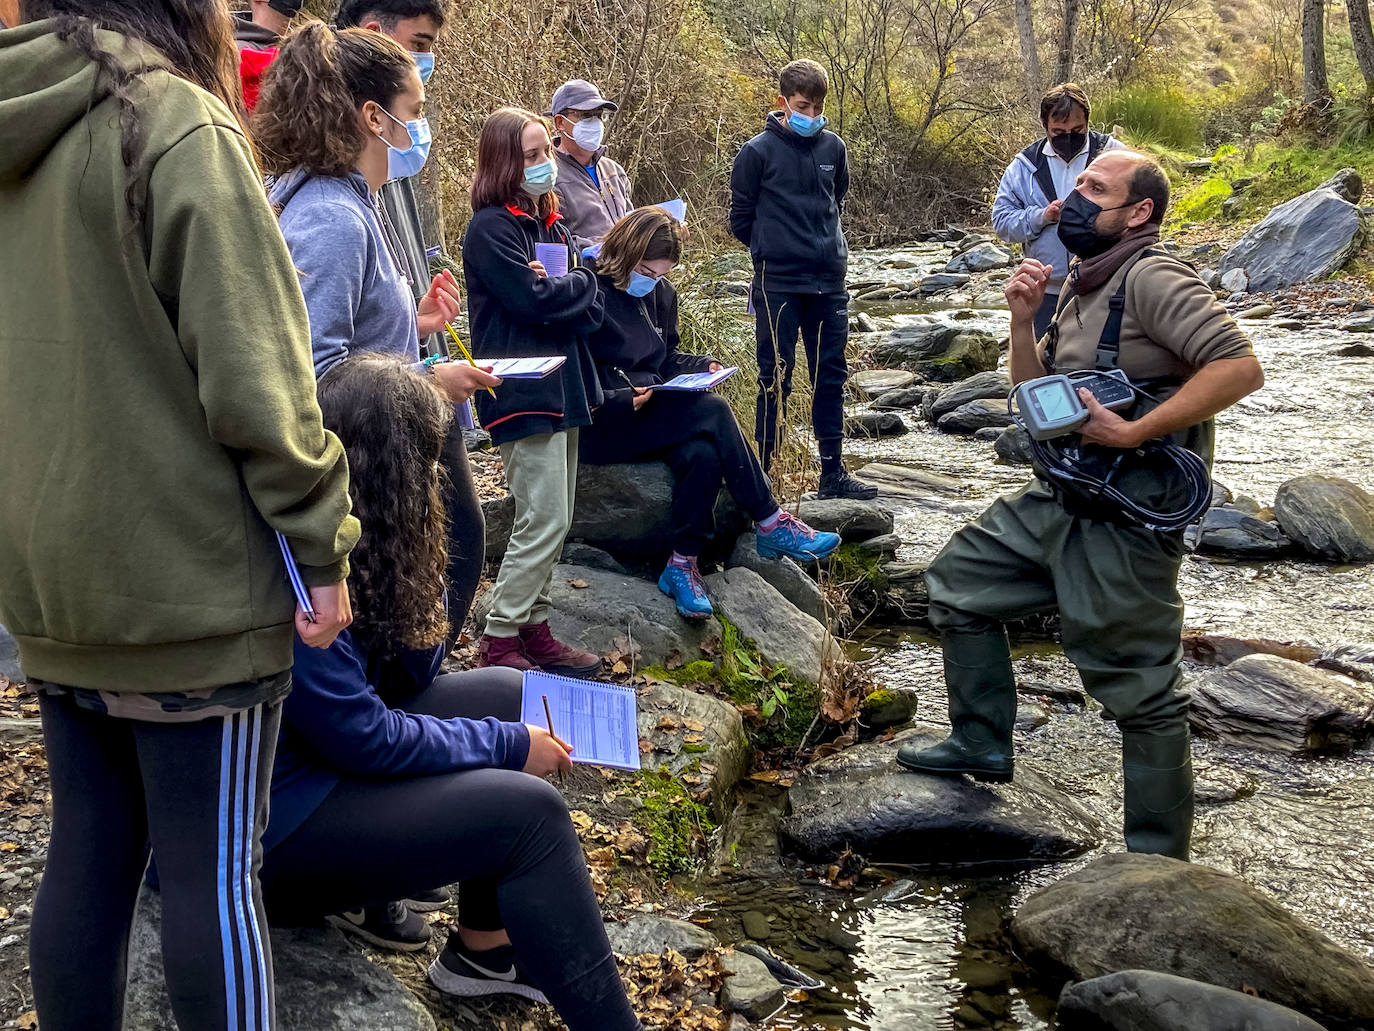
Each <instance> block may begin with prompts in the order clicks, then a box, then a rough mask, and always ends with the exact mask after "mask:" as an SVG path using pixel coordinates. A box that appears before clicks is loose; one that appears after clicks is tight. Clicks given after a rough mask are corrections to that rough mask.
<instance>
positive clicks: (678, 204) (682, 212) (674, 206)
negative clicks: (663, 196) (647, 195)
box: [654, 197, 687, 222]
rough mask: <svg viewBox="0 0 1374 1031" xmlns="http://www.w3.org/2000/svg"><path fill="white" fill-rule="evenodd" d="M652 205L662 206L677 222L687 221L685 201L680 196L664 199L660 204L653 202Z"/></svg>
mask: <svg viewBox="0 0 1374 1031" xmlns="http://www.w3.org/2000/svg"><path fill="white" fill-rule="evenodd" d="M654 207H656V208H662V209H663V210H664V211H666V212H668V214H670V215H672V216H673V218H675V219H677V220H678V221H679V222H686V221H687V202H686V201H685V200H683V199H682V198H681V197H674V198H673V199H672V200H665V201H664V202H663V203H662V204H655V205H654Z"/></svg>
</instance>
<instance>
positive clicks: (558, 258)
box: [534, 243, 568, 279]
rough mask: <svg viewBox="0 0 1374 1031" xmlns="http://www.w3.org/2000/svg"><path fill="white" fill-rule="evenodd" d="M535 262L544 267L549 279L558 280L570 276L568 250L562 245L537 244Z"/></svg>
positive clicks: (535, 246)
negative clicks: (560, 277)
mask: <svg viewBox="0 0 1374 1031" xmlns="http://www.w3.org/2000/svg"><path fill="white" fill-rule="evenodd" d="M534 260H535V261H537V262H539V264H541V265H543V266H544V271H545V272H547V273H548V274H549V278H551V279H557V278H558V277H559V276H566V275H567V274H568V248H567V245H566V244H561V243H537V244H535V245H534Z"/></svg>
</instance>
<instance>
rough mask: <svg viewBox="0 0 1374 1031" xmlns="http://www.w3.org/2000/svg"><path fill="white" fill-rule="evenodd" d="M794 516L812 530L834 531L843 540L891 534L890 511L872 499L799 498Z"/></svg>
mask: <svg viewBox="0 0 1374 1031" xmlns="http://www.w3.org/2000/svg"><path fill="white" fill-rule="evenodd" d="M796 511H797V517H798V518H799V519H801V521H802V522H804V523H806V524H807V525H808V526H810V527H811V529H813V530H824V531H826V532H828V533H838V534H839V535H840V538H841V539H842V540H844V541H845V542H847V543H853V542H855V541H866V540H868V539H869V538H870V537H879V536H882V535H883V534H885V533H891V532H892V528H893V525H894V519H893V515H892V510H891V509H889V508H886V507H884V506H883V505H880V504H878V503H877V502H874V501H856V500H854V499H852V498H803V499H802V501H801V504H799V505H798V506H797V510H796Z"/></svg>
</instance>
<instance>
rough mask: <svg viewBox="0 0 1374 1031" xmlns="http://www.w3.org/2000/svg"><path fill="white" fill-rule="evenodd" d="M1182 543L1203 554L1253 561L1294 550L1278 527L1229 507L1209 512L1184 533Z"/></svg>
mask: <svg viewBox="0 0 1374 1031" xmlns="http://www.w3.org/2000/svg"><path fill="white" fill-rule="evenodd" d="M1184 543H1185V544H1190V545H1192V546H1193V547H1194V548H1195V549H1196V550H1198V551H1202V552H1210V553H1212V554H1218V555H1235V556H1237V557H1239V558H1255V559H1263V558H1272V557H1275V556H1278V555H1282V554H1283V553H1284V552H1286V551H1289V550H1290V549H1291V548H1292V547H1293V542H1292V541H1291V540H1289V539H1288V536H1287V535H1286V534H1285V533H1284V532H1283V531H1282V530H1281V529H1279V526H1278V524H1277V523H1272V522H1268V521H1267V520H1264V519H1257V518H1255V516H1253V515H1251V514H1250V513H1248V512H1245V511H1244V510H1242V509H1240V508H1235V507H1231V506H1222V507H1220V508H1212V509H1208V510H1207V511H1206V512H1205V513H1204V514H1203V516H1202V521H1201V522H1200V523H1199V524H1197V525H1196V526H1191V527H1189V528H1188V530H1187V531H1186V532H1185V534H1184Z"/></svg>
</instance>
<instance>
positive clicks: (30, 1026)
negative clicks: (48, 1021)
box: [14, 1010, 38, 1031]
mask: <svg viewBox="0 0 1374 1031" xmlns="http://www.w3.org/2000/svg"><path fill="white" fill-rule="evenodd" d="M14 1026H15V1027H16V1028H18V1029H19V1031H38V1011H37V1010H29V1011H28V1012H27V1013H21V1014H19V1016H17V1017H15V1018H14Z"/></svg>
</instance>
